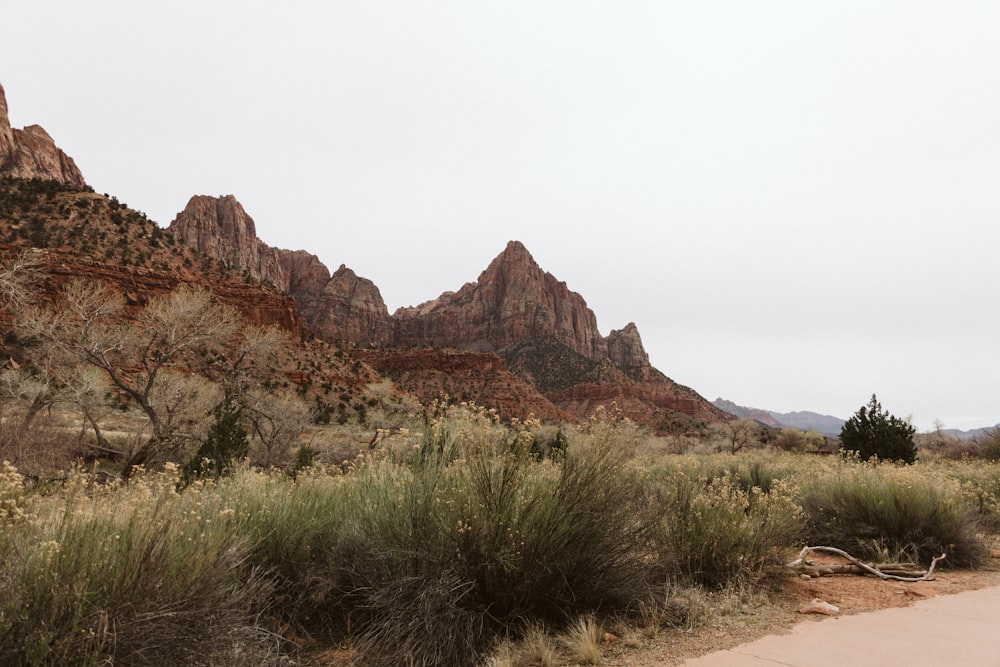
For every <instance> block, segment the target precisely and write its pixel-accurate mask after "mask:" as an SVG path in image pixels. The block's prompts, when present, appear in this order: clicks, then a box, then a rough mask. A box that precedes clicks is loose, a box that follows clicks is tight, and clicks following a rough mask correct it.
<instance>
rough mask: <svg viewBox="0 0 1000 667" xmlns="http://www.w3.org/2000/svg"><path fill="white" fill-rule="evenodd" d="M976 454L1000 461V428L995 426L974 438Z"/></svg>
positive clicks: (989, 459)
mask: <svg viewBox="0 0 1000 667" xmlns="http://www.w3.org/2000/svg"><path fill="white" fill-rule="evenodd" d="M973 443H974V444H975V455H976V456H978V457H979V458H983V459H986V460H988V461H1000V428H993V429H990V430H988V431H986V432H985V433H982V434H980V435H977V436H976V437H975V438H974V439H973Z"/></svg>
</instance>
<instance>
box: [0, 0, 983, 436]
mask: <svg viewBox="0 0 1000 667" xmlns="http://www.w3.org/2000/svg"><path fill="white" fill-rule="evenodd" d="M0 83H2V84H3V85H4V87H5V88H6V91H7V100H8V104H9V106H10V115H11V121H12V123H13V124H14V126H15V127H22V126H24V125H27V124H32V123H38V124H40V125H42V126H43V127H45V129H46V130H48V131H49V133H50V134H52V135H53V137H54V138H55V140H56V143H57V144H58V145H59V146H60V147H62V148H63V149H64V150H65V151H66V152H67V153H69V154H70V155H71V156H73V157H74V158H75V160H76V162H77V164H78V165H79V166H80V168H81V169H82V170H83V173H84V176H85V177H86V178H87V180H88V182H89V183H90V184H92V185H93V186H94V188H95V189H96V190H97V191H98V192H108V193H110V194H114V195H117V196H118V198H119V199H121V200H122V201H124V202H127V203H128V204H129V205H130V206H132V207H133V208H137V209H139V210H142V211H145V212H146V213H147V214H148V215H149V216H150V217H151V218H152V219H154V220H156V221H157V222H158V223H160V224H161V225H164V226H166V225H167V224H169V222H170V221H171V220H172V219H173V217H174V215H175V214H176V213H177V212H178V211H180V210H181V209H182V208H183V207H184V205H185V204H186V203H187V200H188V199H189V198H190V197H191V196H192V195H195V194H208V195H222V194H233V195H235V196H236V197H237V198H238V199H239V200H240V201H241V202H242V203H243V205H244V207H245V208H246V209H247V211H248V212H249V214H250V215H251V216H252V217H253V218H254V220H255V221H256V223H257V232H258V235H259V236H260V237H261V239H262V240H263V241H264V242H265V243H268V244H269V245H272V246H276V247H280V248H289V249H298V248H303V249H306V250H309V251H311V252H313V253H315V254H317V255H318V256H319V257H320V259H321V260H323V262H325V263H326V264H327V265H328V266H329V267H330V269H331V270H333V269H336V267H337V266H339V265H340V264H341V263H344V264H347V265H348V266H349V267H351V268H353V269H354V270H355V271H357V272H358V273H359V274H360V275H363V276H365V277H367V278H370V279H371V280H373V281H374V282H375V284H376V285H378V286H379V288H380V289H381V291H382V296H383V297H384V299H385V301H386V303H387V304H388V306H389V309H390V311H392V310H395V309H396V308H397V307H399V306H404V305H413V304H416V303H419V302H422V301H425V300H428V299H431V298H434V297H436V296H437V295H439V294H440V293H441V292H443V291H445V290H456V289H458V288H459V287H461V285H462V284H463V283H465V282H469V281H473V280H475V279H476V278H477V276H478V275H479V273H480V271H482V270H483V269H484V268H485V267H486V266H487V264H488V263H489V262H490V260H491V259H493V257H495V256H496V255H497V254H499V253H500V252H501V251H502V250H503V248H504V246H505V244H506V243H507V241H509V240H511V239H517V240H520V241H522V242H523V243H524V244H525V245H526V246H527V248H528V249H529V250H530V251H531V253H532V255H533V256H534V258H535V260H536V261H537V262H538V263H539V264H540V265H541V267H542V268H543V269H545V270H547V271H550V272H551V273H553V274H554V275H555V276H556V277H558V278H559V279H560V280H565V281H566V282H567V283H568V285H569V287H570V289H572V290H574V291H577V292H579V293H581V294H582V295H583V296H584V298H585V299H586V300H587V303H588V305H589V306H590V307H591V308H592V309H593V310H594V312H595V313H596V315H597V320H598V324H599V326H600V329H601V332H602V333H603V334H605V335H606V334H607V333H608V332H609V330H611V329H619V328H621V327H623V326H624V325H625V324H627V323H628V322H630V321H634V322H635V323H636V324H637V326H638V327H639V331H640V333H641V335H642V337H643V341H644V343H645V346H646V349H647V351H648V352H649V355H650V360H651V361H652V363H653V365H655V366H656V367H657V368H659V369H660V370H662V371H663V372H664V373H666V374H667V375H669V376H670V377H672V378H673V379H675V380H677V381H678V382H681V383H683V384H686V385H689V386H691V387H693V388H694V389H695V390H697V391H698V392H700V393H701V394H702V395H704V396H705V397H706V398H708V399H709V400H711V399H714V398H716V397H717V396H723V397H725V398H728V399H730V400H733V401H735V402H736V403H739V404H742V405H751V406H755V407H762V408H767V409H771V410H778V411H791V410H813V411H817V412H823V413H827V414H833V415H836V416H839V417H844V418H846V417H848V416H850V415H851V414H852V413H853V412H854V411H855V410H856V409H857V408H858V407H860V406H861V405H863V404H865V403H866V402H867V401H868V399H869V398H870V396H871V394H872V393H873V392H874V393H877V394H878V396H879V399H880V400H881V402H882V404H883V406H884V407H886V408H888V409H889V410H890V411H892V412H893V413H894V414H896V415H898V416H902V417H906V416H912V418H913V420H914V423H915V425H917V426H918V427H919V428H920V429H921V430H926V429H930V428H931V427H932V426H933V423H934V420H935V419H940V420H941V421H942V422H943V423H944V425H945V427H948V428H962V429H967V428H972V427H979V426H987V425H993V424H996V423H997V422H1000V400H998V390H997V387H998V380H1000V351H998V341H1000V309H998V304H1000V268H998V267H1000V262H998V257H997V255H998V253H1000V224H998V223H1000V3H998V2H995V0H990V1H984V2H962V1H961V0H956V1H953V2H919V1H914V0H906V1H900V2H877V1H876V2H872V1H864V2H845V1H843V0H839V1H837V2H809V1H805V0H791V1H789V2H746V1H745V0H737V1H733V2H711V1H706V0H702V1H693V0H692V1H690V2H669V1H659V2H627V1H618V2H610V1H609V2H586V1H584V0H575V1H565V2H544V1H540V0H535V1H532V2H520V1H512V0H503V1H502V2H501V1H497V2H490V3H486V2H477V1H474V0H455V1H454V2H436V1H431V2H409V1H403V0H397V1H396V2H379V1H376V0H358V1H351V2H341V1H336V0H331V1H329V2H302V1H294V0H293V1H285V2H281V3H278V2H262V1H258V0H241V1H239V2H237V1H235V0H232V1H221V0H220V1H212V0H207V1H206V0H201V1H199V2H189V1H184V0H175V1H173V2H157V3H153V2H137V1H136V0H128V1H125V0H114V1H111V0H102V1H100V2H96V1H93V2H86V1H83V0H65V1H61V2H56V1H49V0H0Z"/></svg>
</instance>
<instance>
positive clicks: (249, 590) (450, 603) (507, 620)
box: [0, 406, 1000, 667]
mask: <svg viewBox="0 0 1000 667" xmlns="http://www.w3.org/2000/svg"><path fill="white" fill-rule="evenodd" d="M380 435H381V437H380V438H379V439H378V441H377V443H376V444H373V446H372V447H371V448H369V447H368V445H367V443H366V444H365V445H363V446H362V447H361V448H360V451H352V452H350V455H349V456H347V457H345V458H346V459H347V462H346V463H338V462H334V461H332V460H331V459H330V457H329V453H324V452H322V451H320V452H319V454H320V456H318V457H317V458H316V459H315V461H317V462H316V463H314V464H313V465H306V464H307V463H308V460H307V459H304V460H302V461H300V465H299V466H288V467H285V468H283V469H278V468H272V469H269V470H265V469H263V468H261V467H251V466H250V465H248V464H244V465H242V466H239V467H237V468H236V469H235V470H234V471H232V472H231V474H228V475H223V476H221V477H218V478H215V477H214V476H206V477H202V478H197V479H195V480H194V481H193V482H192V481H191V480H190V479H187V480H184V479H182V473H183V470H181V469H179V468H178V467H176V466H173V465H170V464H167V465H166V466H164V467H162V468H158V469H157V470H142V469H140V470H138V471H136V472H133V474H132V476H131V478H130V481H129V482H128V484H122V483H121V482H119V481H114V480H112V481H107V478H106V477H105V476H101V475H97V474H94V472H93V471H92V470H91V469H89V468H85V467H78V468H76V469H74V470H73V471H72V472H71V473H69V474H67V475H65V476H64V477H61V478H59V479H57V480H29V479H26V478H24V477H22V476H21V475H20V474H19V473H18V472H17V471H16V470H15V469H14V468H13V467H12V466H10V465H7V464H5V465H4V468H3V471H2V475H0V664H4V665H70V664H72V665H107V664H120V665H130V664H151V665H180V664H193V665H251V664H252V665H284V664H288V665H292V664H352V663H353V664H362V665H424V666H432V665H436V666H455V665H494V666H496V667H500V666H504V665H510V666H514V665H574V664H600V663H601V662H602V660H605V655H604V654H605V652H606V651H607V637H606V636H605V634H604V633H612V634H614V635H615V637H616V638H617V642H616V647H615V650H616V651H621V650H626V651H627V650H628V648H629V647H636V648H637V647H640V646H642V645H643V642H645V641H648V640H649V639H650V638H652V637H656V636H658V635H660V636H662V635H663V634H666V633H681V632H684V631H686V630H687V629H690V628H691V627H692V626H697V625H698V624H699V623H702V622H704V620H705V619H706V618H707V616H708V615H709V614H710V613H712V612H711V610H710V609H711V608H712V607H718V605H719V602H718V601H719V600H723V599H725V600H730V601H731V602H730V604H735V605H739V604H740V601H741V600H747V599H750V598H760V597H766V596H767V595H768V594H769V593H771V592H773V591H774V590H775V588H776V584H775V574H774V572H775V571H776V570H779V569H781V567H782V563H784V562H787V561H788V560H789V559H790V558H791V557H792V556H794V554H795V553H796V551H797V550H798V549H799V548H801V547H802V546H803V545H806V544H808V545H824V546H832V547H838V548H841V549H844V550H846V551H848V552H850V553H851V554H853V555H854V556H857V557H859V558H863V559H867V560H871V561H876V562H887V561H900V560H903V561H910V562H913V563H915V564H916V565H918V566H920V567H923V568H926V567H927V565H928V564H929V563H930V561H931V559H932V558H934V557H936V556H939V555H941V554H947V558H946V559H945V560H944V561H943V562H942V563H941V564H939V566H938V567H939V568H975V567H978V566H980V565H981V564H982V563H983V562H984V559H985V557H986V555H987V549H988V546H989V545H990V543H991V541H992V539H993V536H994V535H995V534H996V533H997V532H998V531H1000V466H998V465H997V464H996V463H989V462H984V461H973V460H970V459H963V460H958V461H949V460H946V459H943V458H935V459H933V460H932V459H931V458H930V457H929V456H922V459H921V460H919V461H918V462H917V463H916V464H914V465H910V466H897V465H892V464H887V463H881V464H878V463H862V462H859V461H857V460H850V459H847V460H845V459H843V458H841V457H839V456H836V455H817V454H802V453H799V454H793V453H787V452H780V451H777V450H769V449H754V450H748V451H742V452H739V453H737V454H730V453H697V454H690V453H688V454H683V453H676V452H679V451H698V450H699V447H698V446H697V443H692V442H679V441H678V440H676V439H674V440H669V441H668V440H660V439H655V438H650V437H648V436H644V435H643V434H641V433H640V431H638V430H637V429H636V428H635V427H634V426H633V425H632V424H631V423H630V422H628V421H627V420H621V419H616V418H614V417H612V416H603V417H599V418H595V419H594V420H592V421H591V422H590V423H589V424H588V425H586V426H585V427H581V428H575V429H559V430H556V429H555V428H553V427H542V426H540V425H539V424H537V423H533V422H527V423H521V422H515V423H513V424H502V423H500V422H499V421H498V420H497V419H496V418H495V417H494V415H493V414H491V413H490V412H488V411H483V410H480V409H476V408H475V407H471V406H458V407H452V408H447V409H441V410H439V411H438V412H437V416H436V417H432V418H427V419H426V420H419V421H415V422H413V423H412V424H411V425H410V426H409V427H402V428H394V429H393V430H392V431H391V432H386V433H382V434H380ZM701 449H706V448H701ZM713 600H714V602H713ZM602 638H604V640H605V641H604V643H602ZM623 647H624V648H623Z"/></svg>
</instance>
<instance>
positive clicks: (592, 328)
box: [393, 241, 608, 359]
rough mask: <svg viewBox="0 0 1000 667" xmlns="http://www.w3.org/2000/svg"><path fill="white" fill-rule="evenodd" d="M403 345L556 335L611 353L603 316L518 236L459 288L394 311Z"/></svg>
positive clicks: (593, 355) (484, 346) (492, 346)
mask: <svg viewBox="0 0 1000 667" xmlns="http://www.w3.org/2000/svg"><path fill="white" fill-rule="evenodd" d="M393 319H394V320H395V322H394V324H395V336H394V339H395V342H396V344H397V345H438V346H454V347H464V348H471V349H475V350H480V351H485V352H492V351H496V350H502V349H504V348H505V347H508V346H510V345H513V344H516V343H519V342H521V341H524V340H530V339H534V338H548V337H551V338H554V339H556V340H558V341H559V342H561V343H562V344H564V345H566V346H567V347H568V348H570V349H571V350H573V351H575V352H577V353H579V354H582V355H583V356H585V357H587V358H589V359H602V358H606V357H607V355H608V346H607V342H606V341H605V340H604V338H603V337H602V336H601V334H600V333H599V332H598V330H597V318H596V317H595V316H594V313H593V311H591V310H590V308H588V307H587V303H586V302H585V301H584V300H583V297H582V296H580V295H579V294H577V293H576V292H572V291H570V290H569V288H568V287H566V283H564V282H561V281H559V280H556V278H555V277H554V276H553V275H552V274H551V273H548V272H545V271H542V269H541V268H540V267H539V266H538V264H536V263H535V260H534V259H533V258H532V256H531V254H530V253H529V252H528V250H527V249H526V248H525V247H524V246H523V245H522V244H521V243H520V242H518V241H511V242H510V243H508V244H507V248H506V249H505V250H504V251H503V252H502V253H500V255H499V256H498V257H497V258H496V259H494V260H493V261H492V262H491V263H490V265H489V266H488V267H487V268H486V270H485V271H483V272H482V273H481V274H480V275H479V280H477V281H476V282H474V283H468V284H466V285H465V286H464V287H462V289H460V290H459V291H458V292H447V293H445V294H442V295H441V296H439V297H438V298H437V299H435V300H434V301H429V302H427V303H424V304H421V305H419V306H416V307H411V308H400V309H399V310H397V311H396V312H395V313H394V314H393Z"/></svg>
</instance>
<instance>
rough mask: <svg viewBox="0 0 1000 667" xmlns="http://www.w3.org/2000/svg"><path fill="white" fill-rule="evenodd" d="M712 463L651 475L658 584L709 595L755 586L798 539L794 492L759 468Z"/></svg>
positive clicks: (665, 468) (679, 462) (683, 461)
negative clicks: (686, 585) (708, 590)
mask: <svg viewBox="0 0 1000 667" xmlns="http://www.w3.org/2000/svg"><path fill="white" fill-rule="evenodd" d="M730 458H731V457H730ZM719 460H720V459H719V458H718V457H711V458H709V459H707V460H706V459H696V458H692V457H682V458H678V459H674V460H672V461H670V462H668V463H666V464H661V465H660V466H659V467H657V468H654V469H653V470H652V471H651V472H650V480H651V481H650V482H649V483H650V485H651V486H650V492H649V496H650V498H651V499H652V501H653V503H652V508H653V511H654V512H655V513H656V516H657V517H658V519H657V527H658V530H657V532H656V540H655V548H656V552H655V553H656V562H657V564H658V566H659V568H660V570H661V576H662V577H664V578H665V579H671V578H677V577H680V578H683V579H684V580H687V581H690V582H692V583H695V584H699V585H703V586H708V587H713V588H719V587H722V586H725V585H727V584H730V583H734V582H738V583H741V584H754V583H756V582H757V581H758V580H759V579H760V578H761V577H762V576H763V574H764V572H765V570H766V567H767V566H768V565H769V564H772V563H776V562H778V560H779V559H778V556H779V550H780V549H781V548H782V547H787V546H789V545H793V544H795V543H796V542H798V540H799V539H800V537H801V533H802V529H803V527H804V525H803V517H802V513H801V511H800V509H799V508H798V506H797V505H796V503H795V487H794V486H793V485H791V484H790V483H789V482H785V481H782V480H781V479H779V477H780V475H779V474H778V472H777V471H776V470H772V469H771V468H769V467H768V466H767V465H766V464H754V465H752V466H750V467H749V468H747V467H740V466H736V467H730V466H731V465H732V464H731V463H730V464H727V465H726V466H725V467H720V466H719V465H718V463H719ZM747 470H749V471H750V473H752V475H754V476H755V477H756V479H758V480H763V481H762V482H761V483H762V484H763V485H764V487H765V488H762V487H761V486H757V485H756V484H754V483H753V482H752V480H753V478H752V477H751V476H750V475H749V474H744V471H747Z"/></svg>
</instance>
